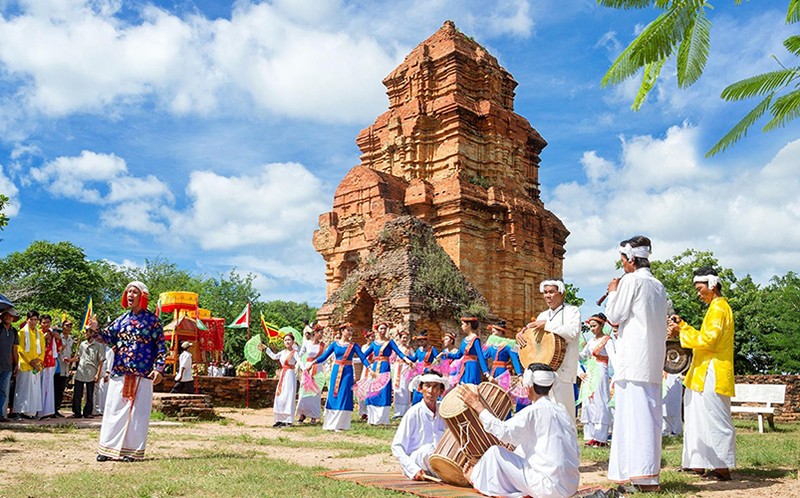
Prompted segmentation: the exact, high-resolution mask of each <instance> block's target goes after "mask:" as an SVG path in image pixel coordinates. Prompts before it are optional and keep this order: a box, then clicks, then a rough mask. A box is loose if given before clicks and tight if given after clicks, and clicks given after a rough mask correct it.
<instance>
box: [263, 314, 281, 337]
mask: <svg viewBox="0 0 800 498" xmlns="http://www.w3.org/2000/svg"><path fill="white" fill-rule="evenodd" d="M261 326H262V327H264V333H265V334H267V337H269V338H270V339H274V338H276V337H280V336H281V333H280V331H279V330H278V326H277V325H273V324H271V323H268V322H266V321H265V320H264V313H261Z"/></svg>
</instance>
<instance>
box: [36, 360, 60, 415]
mask: <svg viewBox="0 0 800 498" xmlns="http://www.w3.org/2000/svg"><path fill="white" fill-rule="evenodd" d="M55 374H56V367H47V368H45V369H44V370H42V373H41V378H40V385H41V388H42V408H41V410H39V411H38V412H37V413H36V416H37V417H49V416H50V415H53V414H54V413H55V412H56V396H55V389H56V386H55V383H54V378H53V376H54V375H55Z"/></svg>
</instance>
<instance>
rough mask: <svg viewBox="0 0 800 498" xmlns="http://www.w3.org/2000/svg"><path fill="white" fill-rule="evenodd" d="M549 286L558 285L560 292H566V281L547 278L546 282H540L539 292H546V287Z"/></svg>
mask: <svg viewBox="0 0 800 498" xmlns="http://www.w3.org/2000/svg"><path fill="white" fill-rule="evenodd" d="M549 286H553V287H558V293H559V294H563V293H564V290H565V287H564V282H562V281H561V280H545V281H544V282H542V283H541V284H539V292H542V293H544V288H545V287H549Z"/></svg>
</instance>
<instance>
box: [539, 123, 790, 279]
mask: <svg viewBox="0 0 800 498" xmlns="http://www.w3.org/2000/svg"><path fill="white" fill-rule="evenodd" d="M697 135H698V133H697V129H696V128H694V127H692V126H690V125H688V124H685V123H684V124H683V125H681V126H674V127H672V128H670V129H669V130H668V132H667V134H666V135H665V136H663V137H652V136H636V137H632V138H630V139H625V138H622V139H621V142H620V144H621V150H620V154H619V159H618V162H614V161H612V160H610V159H607V158H602V157H599V156H598V155H597V154H596V153H594V152H586V153H584V156H583V159H582V161H581V162H582V164H583V167H584V173H585V175H586V178H587V180H586V183H580V182H570V183H566V184H561V185H559V186H558V187H557V188H556V189H555V190H554V192H553V199H552V201H551V202H550V203H549V204H548V208H549V209H551V210H552V211H553V212H555V213H556V214H557V215H558V216H559V217H560V218H561V219H562V221H563V222H564V223H565V225H566V226H567V228H568V229H569V230H570V231H571V235H570V237H569V239H568V242H567V254H566V258H565V261H564V264H565V273H566V274H567V277H568V278H569V279H572V280H574V281H576V282H578V283H579V285H596V284H599V283H601V282H607V281H608V280H609V279H610V278H611V276H612V274H613V265H614V261H615V260H616V259H618V254H617V253H616V251H615V250H614V248H615V247H616V246H617V244H618V243H619V241H620V240H623V239H625V238H627V237H630V236H632V235H636V234H643V235H647V236H649V237H650V238H651V239H652V240H653V242H654V252H653V257H654V258H655V259H659V260H664V259H668V258H671V257H672V256H674V255H676V254H679V253H681V252H682V251H684V250H685V249H687V248H693V249H697V250H710V251H712V252H713V253H714V255H715V256H716V257H717V258H718V259H719V261H720V263H721V264H722V265H723V266H726V267H730V268H732V269H733V270H734V271H735V272H736V274H737V275H741V276H743V275H745V274H748V273H750V274H753V275H754V276H759V277H762V278H764V279H767V278H769V277H770V276H772V275H775V274H783V273H785V272H786V271H789V270H791V269H796V266H797V263H796V262H797V260H798V259H799V258H800V231H798V230H791V229H787V227H795V226H800V200H798V197H797V192H798V191H800V162H798V161H797V158H798V157H800V140H796V141H794V142H790V143H789V144H787V145H786V146H785V147H783V149H781V151H780V152H779V153H778V154H777V155H776V156H775V157H774V158H773V159H772V160H771V161H770V162H769V163H768V164H766V165H764V166H762V167H760V168H752V165H748V166H746V167H741V168H740V167H738V166H730V165H722V166H721V169H717V168H716V167H712V166H710V165H709V164H708V163H706V162H705V161H704V160H703V159H701V156H700V153H699V147H700V144H699V139H698V136H697ZM767 265H769V269H767V268H766V267H767ZM769 272H772V273H769Z"/></svg>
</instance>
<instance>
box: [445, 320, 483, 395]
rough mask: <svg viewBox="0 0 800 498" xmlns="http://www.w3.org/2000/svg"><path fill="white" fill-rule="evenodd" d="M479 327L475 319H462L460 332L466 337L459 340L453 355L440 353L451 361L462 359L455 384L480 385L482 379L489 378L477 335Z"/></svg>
mask: <svg viewBox="0 0 800 498" xmlns="http://www.w3.org/2000/svg"><path fill="white" fill-rule="evenodd" d="M479 327H480V322H479V321H478V318H477V317H474V316H465V317H462V318H461V331H462V332H464V334H465V335H466V336H465V337H464V338H463V339H462V340H461V347H459V348H458V351H456V352H455V353H444V352H443V353H440V356H442V355H443V356H446V357H447V358H449V359H451V360H457V359H459V358H463V359H464V360H463V362H462V363H461V367H460V368H459V370H458V373H457V374H456V378H455V379H454V380H455V383H456V384H480V383H481V380H482V378H486V379H488V378H489V368H488V367H487V366H486V358H485V357H484V355H483V347H482V345H481V339H480V337H478V334H477V331H478V328H479Z"/></svg>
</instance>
